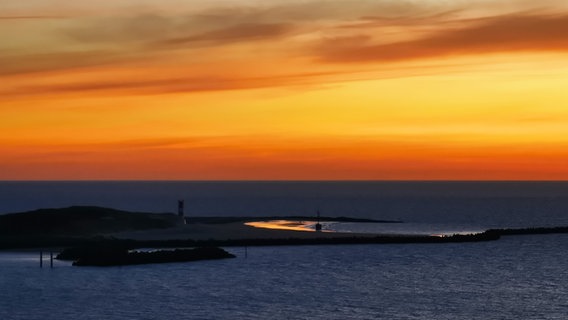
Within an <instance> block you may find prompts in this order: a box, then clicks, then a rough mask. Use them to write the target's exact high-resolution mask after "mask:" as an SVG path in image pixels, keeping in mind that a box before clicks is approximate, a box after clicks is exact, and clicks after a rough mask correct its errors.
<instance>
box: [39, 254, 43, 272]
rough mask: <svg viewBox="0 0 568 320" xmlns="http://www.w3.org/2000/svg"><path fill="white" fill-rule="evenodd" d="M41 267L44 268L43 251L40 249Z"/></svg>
mask: <svg viewBox="0 0 568 320" xmlns="http://www.w3.org/2000/svg"><path fill="white" fill-rule="evenodd" d="M39 267H40V268H43V251H42V250H40V251H39Z"/></svg>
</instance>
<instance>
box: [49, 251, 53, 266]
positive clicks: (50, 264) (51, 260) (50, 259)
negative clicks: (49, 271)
mask: <svg viewBox="0 0 568 320" xmlns="http://www.w3.org/2000/svg"><path fill="white" fill-rule="evenodd" d="M49 267H50V268H53V252H50V253H49Z"/></svg>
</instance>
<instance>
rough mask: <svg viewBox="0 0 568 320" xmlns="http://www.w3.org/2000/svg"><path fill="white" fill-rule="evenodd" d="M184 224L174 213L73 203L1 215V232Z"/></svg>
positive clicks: (117, 229)
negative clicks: (132, 210) (144, 211)
mask: <svg viewBox="0 0 568 320" xmlns="http://www.w3.org/2000/svg"><path fill="white" fill-rule="evenodd" d="M181 223H182V220H181V219H180V218H179V217H177V216H175V215H173V214H157V213H137V212H127V211H120V210H115V209H109V208H101V207H88V206H74V207H69V208H61V209H40V210H35V211H29V212H22V213H12V214H5V215H0V234H1V235H4V236H10V235H14V236H22V235H30V236H40V235H58V236H61V235H68V236H73V235H80V236H85V235H96V234H100V233H111V232H120V231H127V230H147V229H160V228H170V227H173V226H176V225H179V224H181Z"/></svg>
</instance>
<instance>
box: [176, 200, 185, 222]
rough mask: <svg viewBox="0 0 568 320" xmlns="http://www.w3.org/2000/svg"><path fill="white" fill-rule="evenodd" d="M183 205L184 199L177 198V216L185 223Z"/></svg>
mask: <svg viewBox="0 0 568 320" xmlns="http://www.w3.org/2000/svg"><path fill="white" fill-rule="evenodd" d="M184 205H185V201H184V200H178V217H180V218H181V219H182V220H183V224H186V221H185V214H184V212H183V210H184Z"/></svg>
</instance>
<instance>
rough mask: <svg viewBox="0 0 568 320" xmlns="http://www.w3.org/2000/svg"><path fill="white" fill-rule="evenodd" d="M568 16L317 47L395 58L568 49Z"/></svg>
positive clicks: (353, 58)
mask: <svg viewBox="0 0 568 320" xmlns="http://www.w3.org/2000/svg"><path fill="white" fill-rule="evenodd" d="M567 33H568V16H566V15H506V16H500V17H492V18H487V19H481V20H475V21H474V22H472V23H471V24H470V25H465V26H462V27H457V28H450V29H442V30H439V31H437V32H435V33H434V34H432V35H429V36H425V37H422V38H419V39H416V40H410V41H402V42H393V43H386V44H374V43H373V41H374V39H373V38H372V37H370V36H368V35H365V36H363V35H359V36H350V37H339V38H332V39H327V40H325V41H324V42H323V43H322V45H321V46H319V48H318V49H317V54H318V55H319V57H320V58H321V60H322V61H326V62H334V63H366V62H369V61H377V62H389V61H400V60H409V59H421V58H433V57H439V56H451V55H473V54H486V53H498V52H515V51H568V40H567V38H566V36H565V35H566V34H567Z"/></svg>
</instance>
